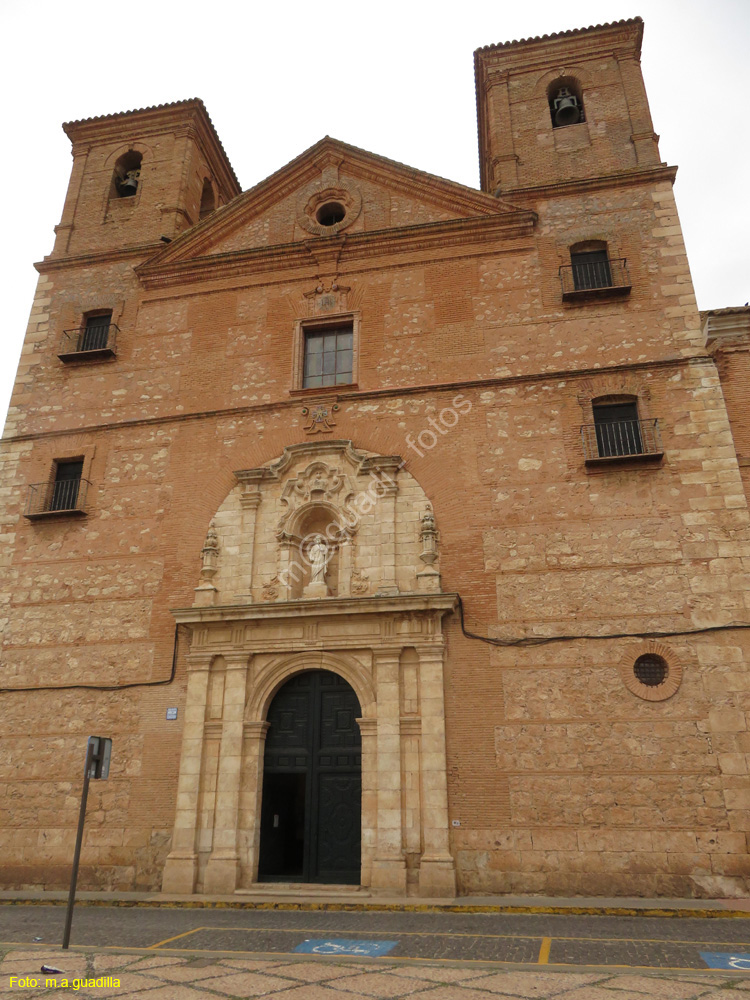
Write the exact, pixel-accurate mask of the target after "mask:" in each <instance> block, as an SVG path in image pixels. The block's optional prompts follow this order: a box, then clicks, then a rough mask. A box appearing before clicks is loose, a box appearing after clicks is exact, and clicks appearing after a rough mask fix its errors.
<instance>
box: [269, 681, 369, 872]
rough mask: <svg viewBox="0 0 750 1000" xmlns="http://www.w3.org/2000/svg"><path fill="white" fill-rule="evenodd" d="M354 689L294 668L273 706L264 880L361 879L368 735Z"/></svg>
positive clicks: (270, 723) (271, 713)
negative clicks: (364, 747)
mask: <svg viewBox="0 0 750 1000" xmlns="http://www.w3.org/2000/svg"><path fill="white" fill-rule="evenodd" d="M359 716H360V705H359V701H358V699H357V695H356V694H355V692H354V690H353V688H352V687H351V686H350V685H349V684H348V683H347V682H346V681H345V680H344V679H343V678H342V677H339V676H338V675H337V674H335V673H332V672H331V671H328V670H309V671H305V672H304V673H299V674H296V675H295V676H294V677H292V678H291V679H290V680H288V681H287V682H286V683H285V684H284V685H283V686H282V687H281V688H280V689H279V691H278V692H277V693H276V695H275V697H274V699H273V701H272V702H271V705H270V708H269V711H268V733H267V736H266V744H265V755H264V764H263V792H262V806H261V821H260V855H259V870H258V878H259V881H261V882H279V881H284V882H323V883H333V884H335V883H351V884H356V885H359V882H360V869H361V800H362V740H361V736H360V732H359V726H358V724H357V719H358V718H359Z"/></svg>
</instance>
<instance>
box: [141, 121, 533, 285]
mask: <svg viewBox="0 0 750 1000" xmlns="http://www.w3.org/2000/svg"><path fill="white" fill-rule="evenodd" d="M493 218H494V219H501V218H505V219H508V220H509V221H510V220H515V221H517V222H518V223H519V224H521V225H523V224H524V223H528V222H529V220H532V219H533V213H531V212H529V211H528V210H526V209H521V208H518V207H516V206H514V205H510V204H508V203H505V202H503V201H501V200H499V199H497V198H495V197H493V196H492V195H488V194H485V193H484V192H482V191H477V190H474V189H473V188H469V187H465V186H464V185H462V184H456V183H454V182H453V181H448V180H445V179H443V178H441V177H436V176H434V175H432V174H428V173H425V172H424V171H420V170H415V169H413V168H411V167H407V166H404V164H401V163H397V162H395V161H393V160H389V159H387V158H386V157H382V156H377V155H375V154H374V153H369V152H366V151H365V150H362V149H358V148H356V147H354V146H349V145H347V144H346V143H343V142H339V141H338V140H336V139H331V138H329V137H326V138H324V139H322V140H321V141H320V142H318V143H316V144H315V145H314V146H312V147H311V148H310V149H308V150H306V151H305V152H304V153H302V154H301V155H300V156H298V157H297V158H296V159H295V160H292V161H291V162H290V163H288V164H287V165H286V166H285V167H282V168H281V169H280V170H278V171H276V173H274V174H272V175H271V176H270V177H268V178H266V180H264V181H262V182H261V183H260V184H257V185H256V186H255V187H254V188H251V189H250V190H248V191H245V192H244V193H243V194H241V195H239V196H238V197H237V198H235V199H234V200H233V201H232V202H230V203H229V204H228V205H226V206H224V207H223V208H221V209H219V210H218V211H217V212H215V213H214V214H213V215H211V216H210V217H209V218H207V219H205V220H204V221H203V222H201V223H199V224H198V225H196V226H194V227H192V228H191V229H190V230H188V231H187V232H185V233H183V234H182V235H181V236H180V237H178V238H177V239H176V240H174V241H173V242H172V243H171V244H170V245H169V246H167V247H165V248H164V250H162V251H160V252H159V253H158V254H157V255H156V256H155V257H153V258H152V259H151V260H150V261H149V262H148V263H147V264H145V265H143V266H142V268H139V272H141V271H143V272H144V273H146V272H148V271H149V270H150V269H151V268H152V267H156V268H158V269H159V270H160V271H161V270H163V268H164V267H165V266H168V265H169V264H170V263H173V264H175V265H177V264H179V263H182V262H187V261H191V260H195V259H197V258H204V259H205V258H212V257H222V258H224V259H225V258H226V255H228V254H232V255H234V254H242V253H243V252H249V251H262V250H270V249H272V248H274V247H285V246H286V247H290V246H291V247H293V245H294V244H300V245H304V244H305V243H306V242H309V241H310V240H314V241H316V242H317V241H319V240H320V239H321V238H323V239H325V238H326V237H331V236H337V237H342V236H345V237H346V238H347V239H350V238H353V237H363V236H367V234H375V233H379V234H382V233H387V232H389V231H401V232H404V231H408V230H412V231H413V230H414V228H415V227H423V226H427V227H434V226H436V225H437V226H440V224H441V223H446V224H450V223H455V222H456V221H457V220H481V219H493Z"/></svg>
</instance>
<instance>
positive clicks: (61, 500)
mask: <svg viewBox="0 0 750 1000" xmlns="http://www.w3.org/2000/svg"><path fill="white" fill-rule="evenodd" d="M82 471H83V462H82V461H74V462H58V464H57V466H56V467H55V478H54V479H48V480H47V482H45V483H33V484H32V485H31V486H29V494H28V497H27V498H26V509H25V511H24V516H25V517H29V518H35V517H51V516H55V515H60V514H68V515H70V514H75V515H81V514H85V513H86V497H87V494H88V488H89V486H90V485H91V484H90V483H89V481H88V479H84V478H83V477H82V475H81V473H82Z"/></svg>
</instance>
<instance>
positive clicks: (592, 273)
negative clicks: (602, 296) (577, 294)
mask: <svg viewBox="0 0 750 1000" xmlns="http://www.w3.org/2000/svg"><path fill="white" fill-rule="evenodd" d="M570 263H571V267H572V273H573V287H574V288H575V290H576V291H584V290H586V289H591V288H609V287H610V286H611V285H612V269H611V268H610V264H609V254H608V253H607V251H606V250H586V251H581V252H574V251H572V250H571V252H570Z"/></svg>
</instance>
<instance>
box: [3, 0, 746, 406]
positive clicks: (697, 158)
mask: <svg viewBox="0 0 750 1000" xmlns="http://www.w3.org/2000/svg"><path fill="white" fill-rule="evenodd" d="M638 14H639V15H640V16H642V17H643V19H644V21H645V37H644V43H643V59H642V66H643V73H644V77H645V80H646V88H647V91H648V94H649V99H650V103H651V112H652V116H653V120H654V127H655V129H656V131H657V132H658V133H659V134H660V135H661V144H660V145H661V154H662V159H663V160H665V161H666V162H667V163H670V164H676V165H678V166H679V168H680V170H679V173H678V175H677V183H676V193H677V204H678V207H679V211H680V217H681V220H682V225H683V229H684V233H685V239H686V243H687V249H688V255H689V258H690V263H691V269H692V274H693V280H694V282H695V287H696V292H697V296H698V305H699V307H700V308H701V309H713V308H719V307H721V306H729V305H743V304H744V303H745V302H747V301H748V299H750V267H749V266H748V233H749V232H750V183H749V179H748V170H749V166H750V155H749V154H750V138H749V136H750V130H749V129H748V113H747V107H746V105H747V102H748V84H747V78H748V51H749V49H750V44H749V43H750V3H748V0H648V2H647V3H641V4H640V5H639V6H636V5H635V4H634V3H633V2H632V0H631V2H625V0H576V2H575V3H570V4H564V3H560V2H559V0H555V2H552V0H526V2H525V3H510V2H508V0H462V2H461V3H457V2H452V3H445V2H440V0H429V2H425V0H366V2H365V0H349V2H348V3H340V4H315V3H310V2H306V3H302V2H300V0H284V2H279V3H276V4H274V3H273V2H271V0H263V2H256V0H247V2H244V3H241V2H231V0H214V2H206V0H201V2H200V3H197V2H194V0H181V2H175V0H150V2H148V3H144V2H142V0H139V2H135V0H130V2H128V0H120V2H119V3H103V2H101V0H91V2H89V0H0V37H1V38H2V39H3V56H2V60H0V85H1V86H2V93H3V95H4V118H5V126H4V132H5V144H4V150H5V152H4V162H5V168H4V170H3V173H2V177H3V184H4V186H5V191H4V194H3V204H4V211H5V218H6V231H5V239H4V240H3V249H2V255H3V260H2V274H3V277H4V280H5V292H4V296H3V302H4V315H5V322H4V324H3V329H2V337H1V338H0V416H2V417H3V419H4V415H5V412H6V409H7V405H8V400H9V398H10V392H11V387H12V383H13V379H14V377H15V369H16V365H17V363H18V357H19V354H20V350H21V345H22V342H23V336H24V333H25V328H26V322H27V318H28V313H29V309H30V307H31V300H32V296H33V293H34V287H35V284H36V278H37V274H36V271H35V270H34V268H33V266H32V265H33V262H34V261H38V260H41V259H42V257H44V256H45V255H46V254H48V253H49V252H50V250H51V248H52V242H53V226H54V225H55V224H56V223H57V222H59V221H60V214H61V212H62V205H63V199H64V196H65V191H66V188H67V183H68V178H69V174H70V166H71V157H70V144H69V142H68V139H67V137H66V136H65V135H64V134H63V132H62V130H61V128H60V125H61V123H62V122H64V121H71V120H75V119H78V118H89V117H91V116H94V115H102V114H111V113H113V112H118V111H125V110H130V109H132V108H141V107H147V106H149V105H153V104H161V103H163V102H165V101H175V100H181V99H183V98H188V97H201V98H202V99H203V100H204V102H205V104H206V107H207V108H208V112H209V114H210V115H211V117H212V119H213V122H214V124H215V126H216V129H217V131H218V133H219V136H220V137H221V139H222V142H223V143H224V147H225V149H226V151H227V154H228V156H229V159H230V161H231V162H232V165H233V166H234V168H235V171H236V173H237V175H238V177H239V178H240V182H241V184H242V186H243V188H245V189H246V188H249V187H252V186H253V185H254V184H256V183H257V182H258V181H260V180H262V179H263V178H264V177H266V176H268V175H269V174H271V173H273V172H274V171H275V170H277V169H278V168H279V167H281V166H283V165H284V164H285V163H287V162H288V161H289V160H290V159H292V158H293V157H294V156H296V155H297V154H298V153H300V152H301V151H302V150H304V149H306V148H307V147H308V146H310V145H312V144H313V143H314V142H316V141H317V140H318V139H320V138H321V137H322V136H324V135H331V136H334V137H335V138H337V139H342V140H344V141H345V142H349V143H352V144H353V145H356V146H361V147H363V148H364V149H368V150H371V151H373V152H376V153H381V154H383V155H385V156H388V157H391V158H393V159H395V160H400V161H402V162H403V163H407V164H409V166H413V167H417V168H420V169H423V170H427V171H429V172H431V173H434V174H439V175H441V176H443V177H448V178H450V179H451V180H455V181H459V182H460V183H462V184H467V185H470V186H472V187H478V185H479V179H478V164H477V137H476V104H475V96H474V78H473V59H472V53H473V51H474V49H476V48H478V47H479V46H482V45H488V44H492V43H497V42H504V41H508V40H511V39H517V38H528V37H531V36H534V35H541V34H548V33H551V32H554V31H564V30H567V29H569V28H580V27H585V26H588V25H590V24H601V23H603V22H607V21H615V20H619V19H621V18H627V17H633V16H635V15H638Z"/></svg>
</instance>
